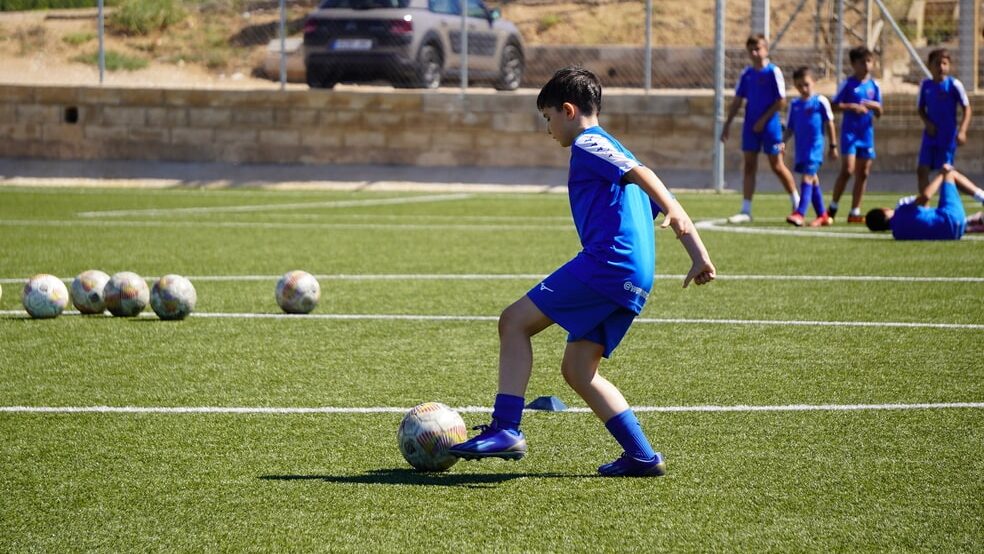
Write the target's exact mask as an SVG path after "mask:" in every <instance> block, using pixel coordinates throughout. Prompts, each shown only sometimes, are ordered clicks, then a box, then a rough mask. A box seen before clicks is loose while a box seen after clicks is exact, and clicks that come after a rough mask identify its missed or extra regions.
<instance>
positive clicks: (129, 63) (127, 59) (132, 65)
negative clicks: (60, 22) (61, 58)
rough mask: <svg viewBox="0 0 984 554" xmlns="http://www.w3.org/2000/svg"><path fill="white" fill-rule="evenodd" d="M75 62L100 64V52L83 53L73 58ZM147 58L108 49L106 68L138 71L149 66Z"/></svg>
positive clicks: (109, 69)
mask: <svg viewBox="0 0 984 554" xmlns="http://www.w3.org/2000/svg"><path fill="white" fill-rule="evenodd" d="M72 61H73V62H80V63H85V64H89V65H99V53H98V52H93V53H92V54H81V55H79V56H75V57H74V58H72ZM147 63H148V62H147V60H145V59H143V58H137V57H134V56H127V55H126V54H121V53H119V52H116V51H115V50H107V51H106V70H107V71H119V70H121V69H122V70H125V71H136V70H138V69H143V68H145V67H147Z"/></svg>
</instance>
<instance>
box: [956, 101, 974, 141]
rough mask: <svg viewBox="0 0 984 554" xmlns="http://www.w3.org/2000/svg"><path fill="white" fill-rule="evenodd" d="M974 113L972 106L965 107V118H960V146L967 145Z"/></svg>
mask: <svg viewBox="0 0 984 554" xmlns="http://www.w3.org/2000/svg"><path fill="white" fill-rule="evenodd" d="M972 113H973V112H972V111H971V109H970V104H967V105H966V106H964V107H963V116H962V117H961V118H960V126H959V127H958V128H957V144H958V145H960V146H963V145H965V144H967V129H968V128H969V127H970V116H971V114H972Z"/></svg>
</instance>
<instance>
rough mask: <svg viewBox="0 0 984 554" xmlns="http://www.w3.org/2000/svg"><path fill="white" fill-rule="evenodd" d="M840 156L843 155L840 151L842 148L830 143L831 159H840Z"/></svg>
mask: <svg viewBox="0 0 984 554" xmlns="http://www.w3.org/2000/svg"><path fill="white" fill-rule="evenodd" d="M840 157H841V153H840V150H838V149H837V145H836V144H831V145H830V159H831V160H836V159H838V158H840Z"/></svg>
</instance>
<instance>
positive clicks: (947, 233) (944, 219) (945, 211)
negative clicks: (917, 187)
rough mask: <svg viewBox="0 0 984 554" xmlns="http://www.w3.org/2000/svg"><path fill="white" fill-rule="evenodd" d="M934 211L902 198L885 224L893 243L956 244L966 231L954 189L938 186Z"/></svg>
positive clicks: (965, 223) (958, 197)
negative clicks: (946, 241) (937, 241)
mask: <svg viewBox="0 0 984 554" xmlns="http://www.w3.org/2000/svg"><path fill="white" fill-rule="evenodd" d="M939 197H940V200H939V205H938V206H937V207H936V208H930V207H928V206H918V205H916V204H914V203H912V200H913V198H914V197H910V198H904V199H902V200H901V201H900V202H899V205H898V206H897V207H896V208H895V214H894V215H893V216H892V219H891V220H889V223H888V224H889V226H890V227H891V228H892V236H893V237H894V238H895V239H896V240H959V239H960V237H962V236H963V234H964V231H965V230H966V227H967V216H966V212H964V208H963V203H962V202H961V200H960V193H959V192H957V185H955V184H953V183H949V182H945V183H943V184H942V185H941V186H940V190H939Z"/></svg>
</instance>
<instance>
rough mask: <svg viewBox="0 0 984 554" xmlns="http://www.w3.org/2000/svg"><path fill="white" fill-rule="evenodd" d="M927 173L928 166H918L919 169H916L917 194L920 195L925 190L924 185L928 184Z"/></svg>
mask: <svg viewBox="0 0 984 554" xmlns="http://www.w3.org/2000/svg"><path fill="white" fill-rule="evenodd" d="M929 171H930V169H929V166H928V165H922V164H920V165H919V167H918V168H916V178H917V179H918V181H919V194H922V192H923V191H924V190H926V185H928V184H929Z"/></svg>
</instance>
